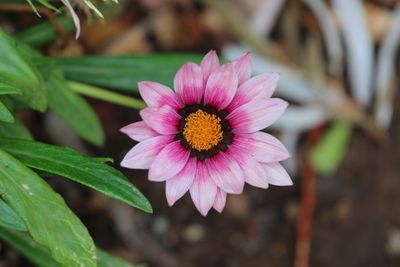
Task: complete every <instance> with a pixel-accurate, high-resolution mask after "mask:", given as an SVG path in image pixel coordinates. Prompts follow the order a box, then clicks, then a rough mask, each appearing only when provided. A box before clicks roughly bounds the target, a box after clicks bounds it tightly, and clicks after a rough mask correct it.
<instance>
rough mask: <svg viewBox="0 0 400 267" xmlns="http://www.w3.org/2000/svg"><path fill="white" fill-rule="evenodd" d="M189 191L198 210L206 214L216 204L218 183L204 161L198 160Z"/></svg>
mask: <svg viewBox="0 0 400 267" xmlns="http://www.w3.org/2000/svg"><path fill="white" fill-rule="evenodd" d="M189 191H190V196H191V197H192V200H193V203H194V205H195V206H196V208H197V210H198V211H199V212H200V213H201V214H202V215H203V216H206V215H207V213H208V211H209V210H210V209H211V208H212V206H213V204H214V201H215V196H216V195H217V185H216V184H215V182H214V181H213V179H211V178H210V175H209V173H208V168H207V166H206V165H205V164H204V162H203V161H199V162H197V172H196V177H195V178H194V181H193V183H192V186H191V187H190V190H189Z"/></svg>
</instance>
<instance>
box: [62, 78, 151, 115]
mask: <svg viewBox="0 0 400 267" xmlns="http://www.w3.org/2000/svg"><path fill="white" fill-rule="evenodd" d="M67 83H68V85H69V86H70V87H71V89H72V90H73V91H75V92H77V93H79V94H82V95H85V96H90V97H93V98H97V99H101V100H104V101H107V102H111V103H114V104H118V105H121V106H125V107H129V108H134V109H143V108H145V107H146V104H145V103H144V102H143V101H142V100H139V99H135V98H133V97H129V96H126V95H122V94H118V93H114V92H110V91H107V90H104V89H101V88H98V87H95V86H92V85H87V84H84V83H78V82H73V81H67Z"/></svg>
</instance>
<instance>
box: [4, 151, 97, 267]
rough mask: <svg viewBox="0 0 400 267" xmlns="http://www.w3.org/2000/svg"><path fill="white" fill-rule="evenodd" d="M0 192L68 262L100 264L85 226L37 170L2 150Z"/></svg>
mask: <svg viewBox="0 0 400 267" xmlns="http://www.w3.org/2000/svg"><path fill="white" fill-rule="evenodd" d="M0 194H1V195H2V197H3V199H4V200H5V201H6V202H7V204H8V205H9V206H10V207H11V208H12V209H13V210H14V211H15V213H17V214H18V216H19V217H21V218H22V219H23V220H24V222H25V224H26V227H27V228H28V230H29V233H30V234H31V235H32V237H33V239H35V240H36V241H37V242H39V243H40V244H42V245H44V246H46V247H48V248H49V249H50V251H51V253H52V255H53V257H54V259H55V260H56V261H58V262H60V263H62V264H63V265H65V266H97V264H96V259H95V255H96V249H95V246H94V244H93V240H92V239H91V237H90V235H89V233H88V232H87V230H86V228H85V226H84V225H83V224H82V223H81V221H80V220H79V219H78V217H76V216H75V215H74V214H73V213H72V211H71V210H70V209H69V208H68V207H67V205H66V204H65V202H64V200H63V199H62V197H61V196H60V195H59V194H57V193H55V192H54V191H53V190H52V189H51V187H50V186H49V185H48V184H47V183H46V182H45V181H43V179H42V178H40V177H39V176H38V175H37V174H36V173H35V172H33V171H32V170H31V169H29V168H28V167H26V166H25V165H24V164H22V163H21V162H19V161H18V160H17V159H15V158H14V157H12V156H11V155H9V154H8V153H7V152H5V151H3V150H0Z"/></svg>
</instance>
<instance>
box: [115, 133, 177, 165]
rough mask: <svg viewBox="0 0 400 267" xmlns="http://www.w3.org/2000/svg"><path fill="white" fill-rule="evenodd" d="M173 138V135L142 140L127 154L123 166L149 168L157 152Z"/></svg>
mask: <svg viewBox="0 0 400 267" xmlns="http://www.w3.org/2000/svg"><path fill="white" fill-rule="evenodd" d="M173 140H174V137H173V136H157V137H153V138H149V139H147V140H145V141H142V142H140V143H139V144H137V145H136V146H134V147H133V148H132V149H131V150H130V151H129V152H128V153H127V154H126V155H125V157H124V159H123V160H122V162H121V166H122V167H125V168H129V169H148V168H150V165H151V163H152V162H153V160H154V159H155V157H156V156H157V154H158V153H160V151H161V150H162V149H163V148H164V147H165V146H166V145H168V144H169V143H171V142H172V141H173Z"/></svg>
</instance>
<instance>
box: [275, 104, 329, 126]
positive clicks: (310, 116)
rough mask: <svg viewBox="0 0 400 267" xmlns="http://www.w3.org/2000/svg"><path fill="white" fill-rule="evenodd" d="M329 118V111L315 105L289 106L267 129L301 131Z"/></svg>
mask: <svg viewBox="0 0 400 267" xmlns="http://www.w3.org/2000/svg"><path fill="white" fill-rule="evenodd" d="M329 118H330V117H329V113H327V112H326V111H325V109H323V108H322V107H320V106H317V105H310V106H306V107H299V106H289V107H288V108H287V109H286V111H285V113H283V115H282V117H280V118H279V120H278V121H276V122H275V123H274V124H272V125H271V126H269V127H268V129H271V130H278V131H289V132H303V131H308V130H311V129H313V128H315V127H316V126H319V125H321V124H323V123H325V122H326V121H327V120H328V119H329Z"/></svg>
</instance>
